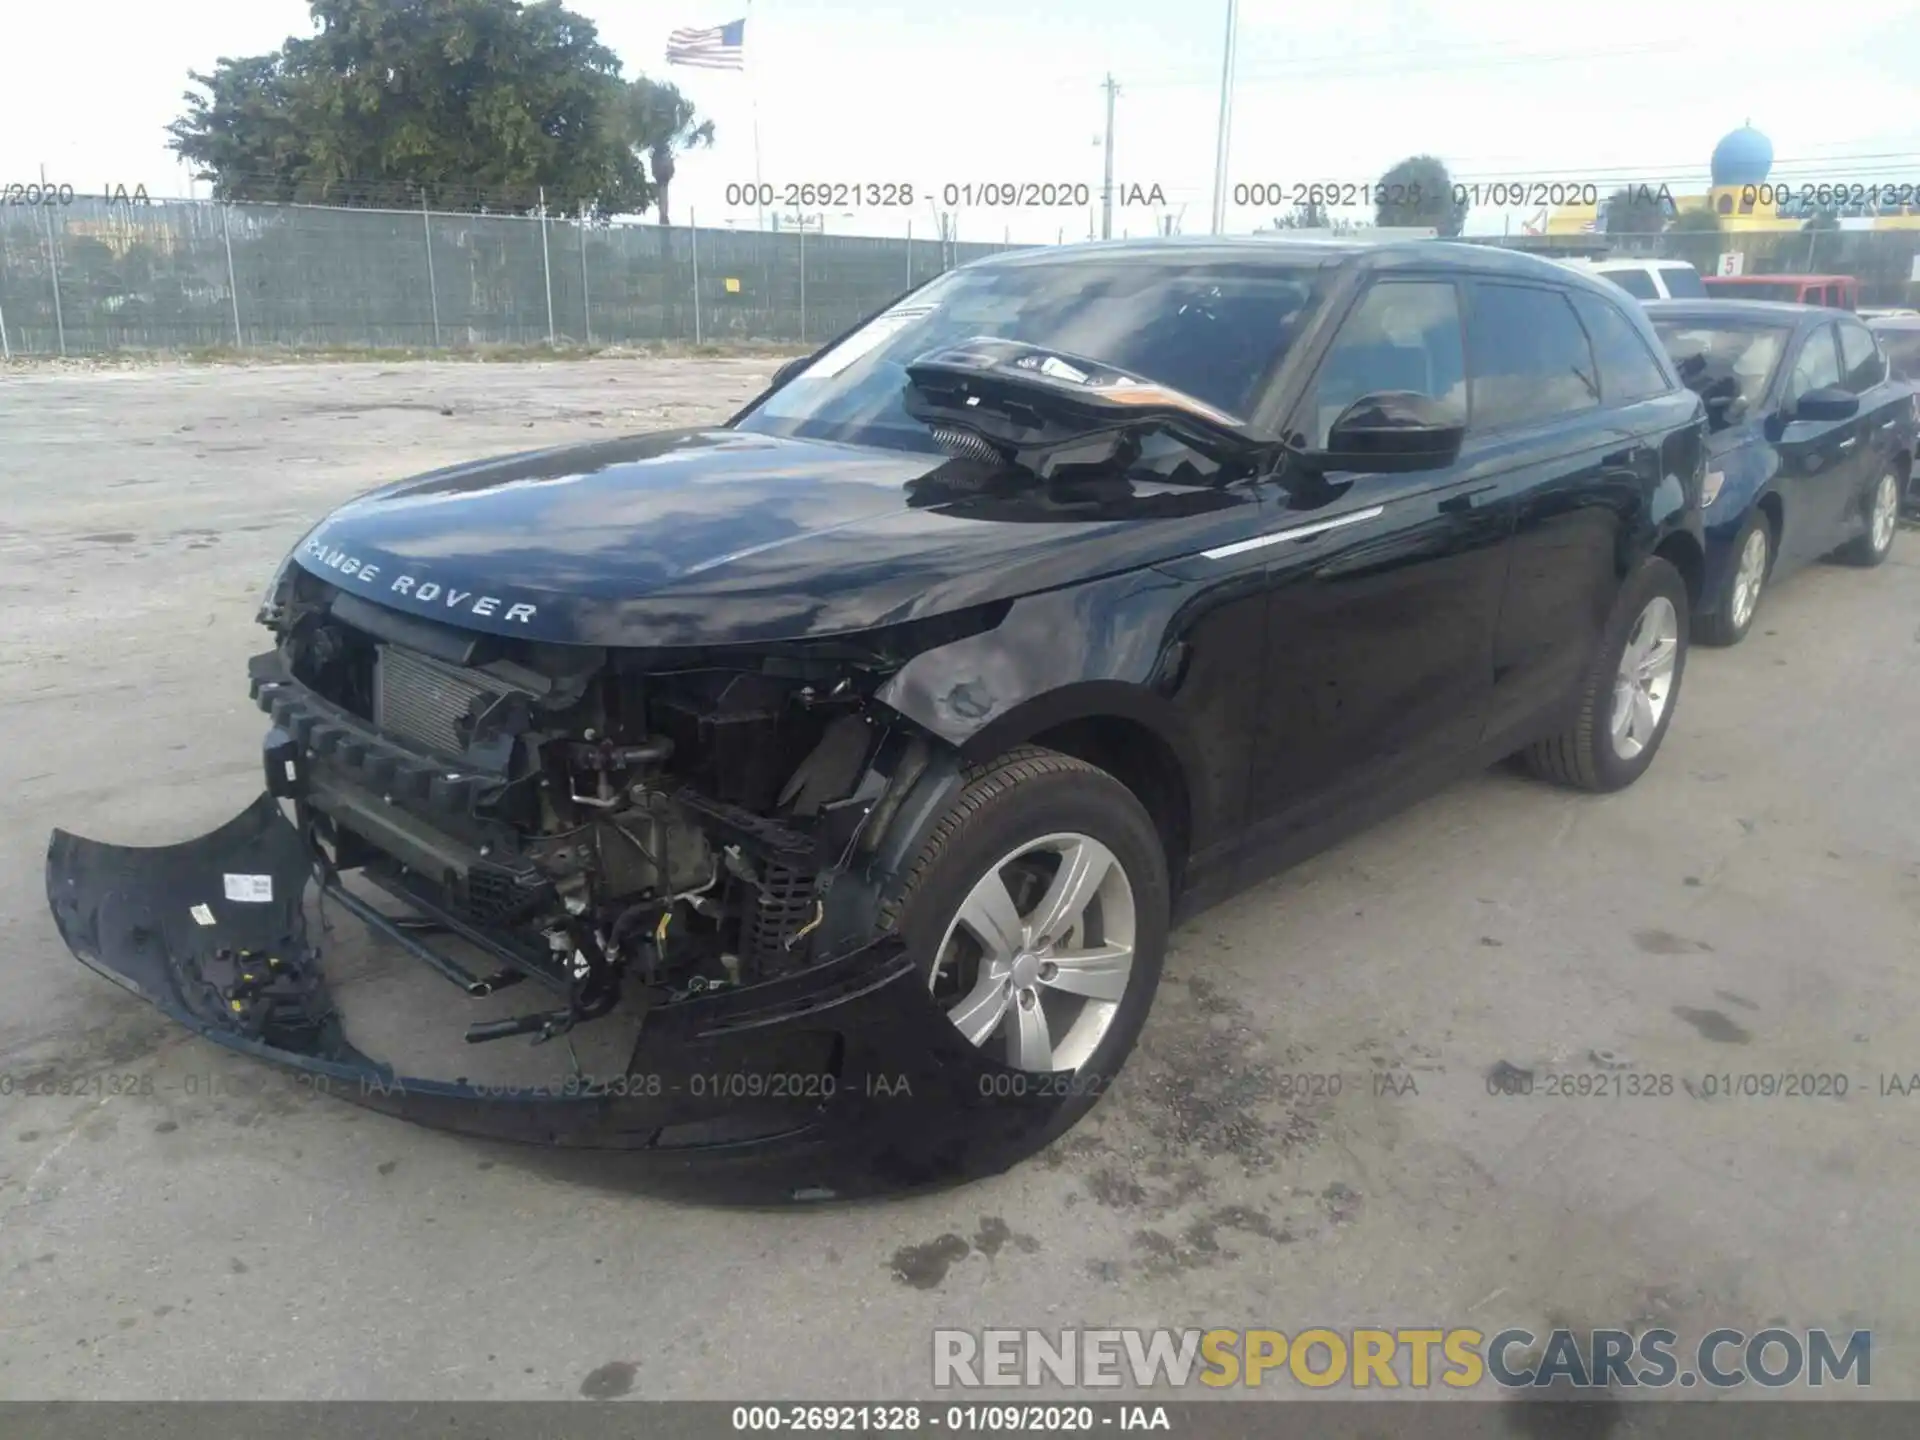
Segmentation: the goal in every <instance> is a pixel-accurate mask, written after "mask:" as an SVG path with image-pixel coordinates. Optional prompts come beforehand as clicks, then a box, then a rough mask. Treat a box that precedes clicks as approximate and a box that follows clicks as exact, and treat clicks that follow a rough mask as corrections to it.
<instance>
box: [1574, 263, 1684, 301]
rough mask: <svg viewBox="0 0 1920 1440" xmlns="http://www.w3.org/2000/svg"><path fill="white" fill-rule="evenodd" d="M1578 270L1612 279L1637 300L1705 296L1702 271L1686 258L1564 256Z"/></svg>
mask: <svg viewBox="0 0 1920 1440" xmlns="http://www.w3.org/2000/svg"><path fill="white" fill-rule="evenodd" d="M1561 263H1562V264H1564V265H1571V266H1573V267H1574V268H1575V269H1576V270H1584V271H1586V272H1587V273H1588V274H1589V275H1598V276H1599V277H1600V278H1601V279H1603V280H1611V281H1612V282H1613V283H1614V284H1615V285H1618V286H1619V287H1620V288H1621V289H1622V290H1624V291H1626V292H1627V293H1628V294H1629V295H1631V296H1633V298H1634V299H1636V300H1704V299H1706V298H1707V287H1706V286H1704V285H1702V284H1701V283H1700V272H1699V271H1698V270H1696V269H1694V268H1693V266H1691V265H1689V264H1687V262H1686V261H1684V260H1584V259H1582V260H1564V261H1562V262H1561Z"/></svg>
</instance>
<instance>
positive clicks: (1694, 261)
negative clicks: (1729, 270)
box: [1666, 205, 1721, 275]
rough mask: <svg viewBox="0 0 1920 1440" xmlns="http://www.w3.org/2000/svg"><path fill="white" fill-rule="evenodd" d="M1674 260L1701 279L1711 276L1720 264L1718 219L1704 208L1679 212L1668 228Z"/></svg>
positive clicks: (1700, 206)
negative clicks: (1683, 262) (1685, 263)
mask: <svg viewBox="0 0 1920 1440" xmlns="http://www.w3.org/2000/svg"><path fill="white" fill-rule="evenodd" d="M1666 233H1667V235H1668V236H1669V237H1670V244H1671V246H1672V250H1673V257H1674V258H1675V259H1676V260H1684V261H1686V262H1687V263H1688V264H1689V265H1691V266H1693V268H1694V269H1696V270H1698V271H1699V272H1700V273H1701V274H1702V275H1711V274H1712V273H1713V271H1714V268H1715V267H1716V266H1717V265H1718V264H1719V263H1720V249H1721V225H1720V217H1719V216H1718V215H1716V214H1714V213H1713V211H1712V210H1711V209H1710V208H1709V207H1707V206H1705V205H1696V206H1694V207H1693V208H1691V209H1688V210H1682V211H1681V212H1680V213H1679V214H1678V215H1675V216H1674V217H1673V220H1672V222H1671V223H1670V224H1669V225H1668V226H1667V229H1666Z"/></svg>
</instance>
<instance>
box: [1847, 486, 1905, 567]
mask: <svg viewBox="0 0 1920 1440" xmlns="http://www.w3.org/2000/svg"><path fill="white" fill-rule="evenodd" d="M1889 485H1891V486H1892V487H1893V497H1894V498H1893V524H1892V525H1890V526H1889V527H1888V528H1887V532H1886V543H1885V544H1876V543H1875V538H1874V528H1873V513H1874V509H1875V507H1876V506H1877V504H1878V502H1879V499H1880V492H1881V491H1882V490H1883V489H1885V488H1886V487H1887V486H1889ZM1902 488H1903V487H1902V484H1901V478H1900V472H1899V471H1898V470H1896V469H1895V468H1893V465H1892V463H1891V462H1889V463H1888V466H1887V468H1886V470H1885V471H1883V472H1882V473H1881V475H1880V478H1879V479H1878V480H1876V481H1874V485H1873V489H1872V490H1870V491H1868V492H1867V528H1866V532H1865V533H1864V534H1861V535H1858V536H1856V537H1855V538H1854V539H1852V540H1850V541H1848V542H1847V543H1846V544H1845V545H1843V546H1841V547H1840V548H1839V549H1838V550H1836V551H1835V552H1834V558H1835V559H1836V560H1840V561H1842V562H1844V563H1845V564H1848V565H1857V566H1859V567H1860V568H1861V569H1863V570H1871V569H1872V568H1873V567H1874V566H1876V565H1884V564H1886V561H1887V557H1888V556H1889V555H1891V554H1892V553H1893V537H1894V536H1895V535H1897V534H1899V533H1900V509H1901V505H1900V492H1901V490H1902Z"/></svg>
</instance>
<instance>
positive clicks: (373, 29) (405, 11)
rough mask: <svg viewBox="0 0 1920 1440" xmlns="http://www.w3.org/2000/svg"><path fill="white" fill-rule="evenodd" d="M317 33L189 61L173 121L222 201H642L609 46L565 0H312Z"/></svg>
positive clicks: (612, 205) (626, 205) (181, 150)
mask: <svg viewBox="0 0 1920 1440" xmlns="http://www.w3.org/2000/svg"><path fill="white" fill-rule="evenodd" d="M308 9H309V10H310V11H311V13H312V16H313V21H314V25H315V28H316V30H317V32H318V33H317V34H315V35H314V36H313V37H312V38H310V39H299V38H293V39H289V40H288V41H287V42H286V43H285V44H284V45H282V46H281V47H280V48H279V49H278V50H276V51H274V52H273V53H272V54H269V55H256V56H250V57H247V58H244V59H237V60H236V59H229V58H222V59H221V60H220V61H219V63H218V64H217V65H216V66H215V67H214V69H213V71H212V72H211V73H210V74H202V73H200V72H198V71H194V72H190V73H191V77H192V79H193V81H194V83H195V84H196V85H197V86H199V87H200V88H201V91H202V92H204V93H196V92H195V91H191V90H190V91H188V92H187V94H186V96H185V100H186V105H187V112H186V114H185V115H183V116H182V117H181V118H180V119H178V120H176V121H174V122H173V124H172V125H170V126H168V127H167V128H168V132H169V134H170V135H171V136H172V137H173V138H172V140H171V141H170V142H169V143H170V144H171V146H172V148H173V149H174V151H175V152H176V153H177V154H179V155H180V157H181V158H182V159H184V160H186V161H188V162H189V163H191V164H192V165H194V166H195V167H196V173H197V175H198V176H199V177H200V178H201V179H205V180H211V181H212V182H213V188H214V194H215V195H216V196H218V197H219V198H221V199H227V200H274V201H313V202H334V203H340V202H346V203H352V202H354V201H378V200H384V201H387V202H389V203H392V202H393V201H396V200H398V199H400V198H402V197H404V196H406V195H409V194H412V195H418V194H419V193H421V192H422V191H424V192H425V193H426V194H427V195H429V196H430V197H432V198H433V199H434V200H435V201H436V203H439V204H442V205H459V204H461V203H462V202H463V200H464V201H465V202H466V203H468V204H470V205H473V206H474V207H476V208H477V207H478V206H480V205H482V204H484V205H486V206H487V207H488V208H499V209H511V210H524V209H530V208H532V206H533V205H534V204H535V203H536V201H537V198H538V197H539V195H540V193H541V191H542V190H543V189H544V190H545V193H546V200H547V204H548V205H549V206H551V207H553V208H555V209H558V210H563V211H565V210H574V209H578V208H587V209H592V210H595V211H598V212H600V213H603V214H621V213H634V212H637V211H641V210H644V209H645V208H646V207H647V205H648V204H649V203H650V202H651V200H652V198H653V190H652V186H651V184H650V183H649V182H648V179H647V176H646V172H645V170H644V169H643V168H642V166H641V164H640V160H639V158H638V156H637V155H636V154H635V153H634V151H633V149H632V147H631V146H630V145H629V144H628V143H627V133H628V132H627V124H626V115H625V108H624V106H625V97H626V93H627V91H626V87H625V85H624V84H623V83H622V81H621V78H620V62H619V60H618V58H617V57H615V55H614V54H613V52H612V51H611V50H609V49H607V48H606V47H605V46H604V45H602V44H601V43H600V42H599V39H598V38H597V32H596V31H595V29H594V26H593V24H592V22H591V21H589V20H586V19H584V18H582V17H581V16H579V15H576V14H574V13H573V12H572V11H570V10H568V9H566V8H565V7H564V6H563V5H562V4H560V0H541V3H538V4H532V5H526V4H521V3H520V0H310V3H309V6H308Z"/></svg>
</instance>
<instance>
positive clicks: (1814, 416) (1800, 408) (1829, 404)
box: [1793, 385, 1860, 420]
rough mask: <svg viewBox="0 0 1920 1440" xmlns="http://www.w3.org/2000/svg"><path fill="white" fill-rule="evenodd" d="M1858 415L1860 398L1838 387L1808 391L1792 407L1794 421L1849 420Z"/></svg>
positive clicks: (1831, 386) (1829, 386)
mask: <svg viewBox="0 0 1920 1440" xmlns="http://www.w3.org/2000/svg"><path fill="white" fill-rule="evenodd" d="M1859 413H1860V397H1859V396H1858V395H1855V394H1854V393H1853V392H1852V391H1850V390H1842V389H1841V388H1840V387H1839V386H1838V385H1822V386H1821V387H1820V388H1819V389H1818V390H1809V391H1807V393H1806V394H1804V395H1802V396H1801V397H1800V398H1799V399H1798V400H1797V401H1795V402H1794V406H1793V418H1794V419H1796V420H1851V419H1852V418H1853V417H1854V416H1855V415H1858V414H1859Z"/></svg>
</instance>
